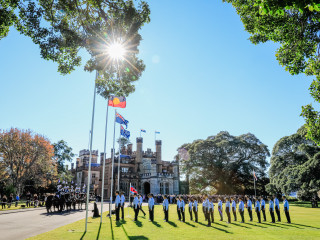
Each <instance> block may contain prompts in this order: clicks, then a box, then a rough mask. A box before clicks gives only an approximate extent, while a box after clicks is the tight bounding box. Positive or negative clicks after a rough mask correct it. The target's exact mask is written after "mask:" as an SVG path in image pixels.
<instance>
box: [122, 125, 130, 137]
mask: <svg viewBox="0 0 320 240" xmlns="http://www.w3.org/2000/svg"><path fill="white" fill-rule="evenodd" d="M120 133H121V135H122V136H124V137H125V138H128V139H129V137H130V132H129V131H128V130H125V129H124V127H122V126H121V131H120Z"/></svg>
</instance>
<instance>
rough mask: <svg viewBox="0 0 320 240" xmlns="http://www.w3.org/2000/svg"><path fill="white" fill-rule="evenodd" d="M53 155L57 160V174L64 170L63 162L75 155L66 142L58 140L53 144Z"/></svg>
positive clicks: (68, 160)
mask: <svg viewBox="0 0 320 240" xmlns="http://www.w3.org/2000/svg"><path fill="white" fill-rule="evenodd" d="M53 149H54V157H55V159H56V162H57V165H58V166H57V170H58V174H61V173H63V172H66V168H65V166H64V165H65V162H66V161H67V162H71V161H72V159H73V157H74V156H75V155H74V153H73V152H72V148H71V147H69V146H68V144H67V142H65V141H64V140H60V141H58V142H57V143H54V144H53Z"/></svg>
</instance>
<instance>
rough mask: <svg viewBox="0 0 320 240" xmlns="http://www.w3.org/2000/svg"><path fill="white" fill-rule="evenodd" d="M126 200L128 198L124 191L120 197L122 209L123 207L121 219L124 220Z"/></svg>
mask: <svg viewBox="0 0 320 240" xmlns="http://www.w3.org/2000/svg"><path fill="white" fill-rule="evenodd" d="M125 201H126V198H125V196H124V192H121V197H120V209H121V219H122V220H124V203H125Z"/></svg>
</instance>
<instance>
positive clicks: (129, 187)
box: [128, 182, 131, 217]
mask: <svg viewBox="0 0 320 240" xmlns="http://www.w3.org/2000/svg"><path fill="white" fill-rule="evenodd" d="M130 197H131V182H130V187H129V206H128V217H129V216H130V214H129V208H130V206H131V198H130Z"/></svg>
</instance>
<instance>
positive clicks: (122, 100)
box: [108, 96, 127, 108]
mask: <svg viewBox="0 0 320 240" xmlns="http://www.w3.org/2000/svg"><path fill="white" fill-rule="evenodd" d="M126 105H127V101H126V97H116V96H110V97H109V101H108V106H111V107H119V108H125V107H126Z"/></svg>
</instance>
